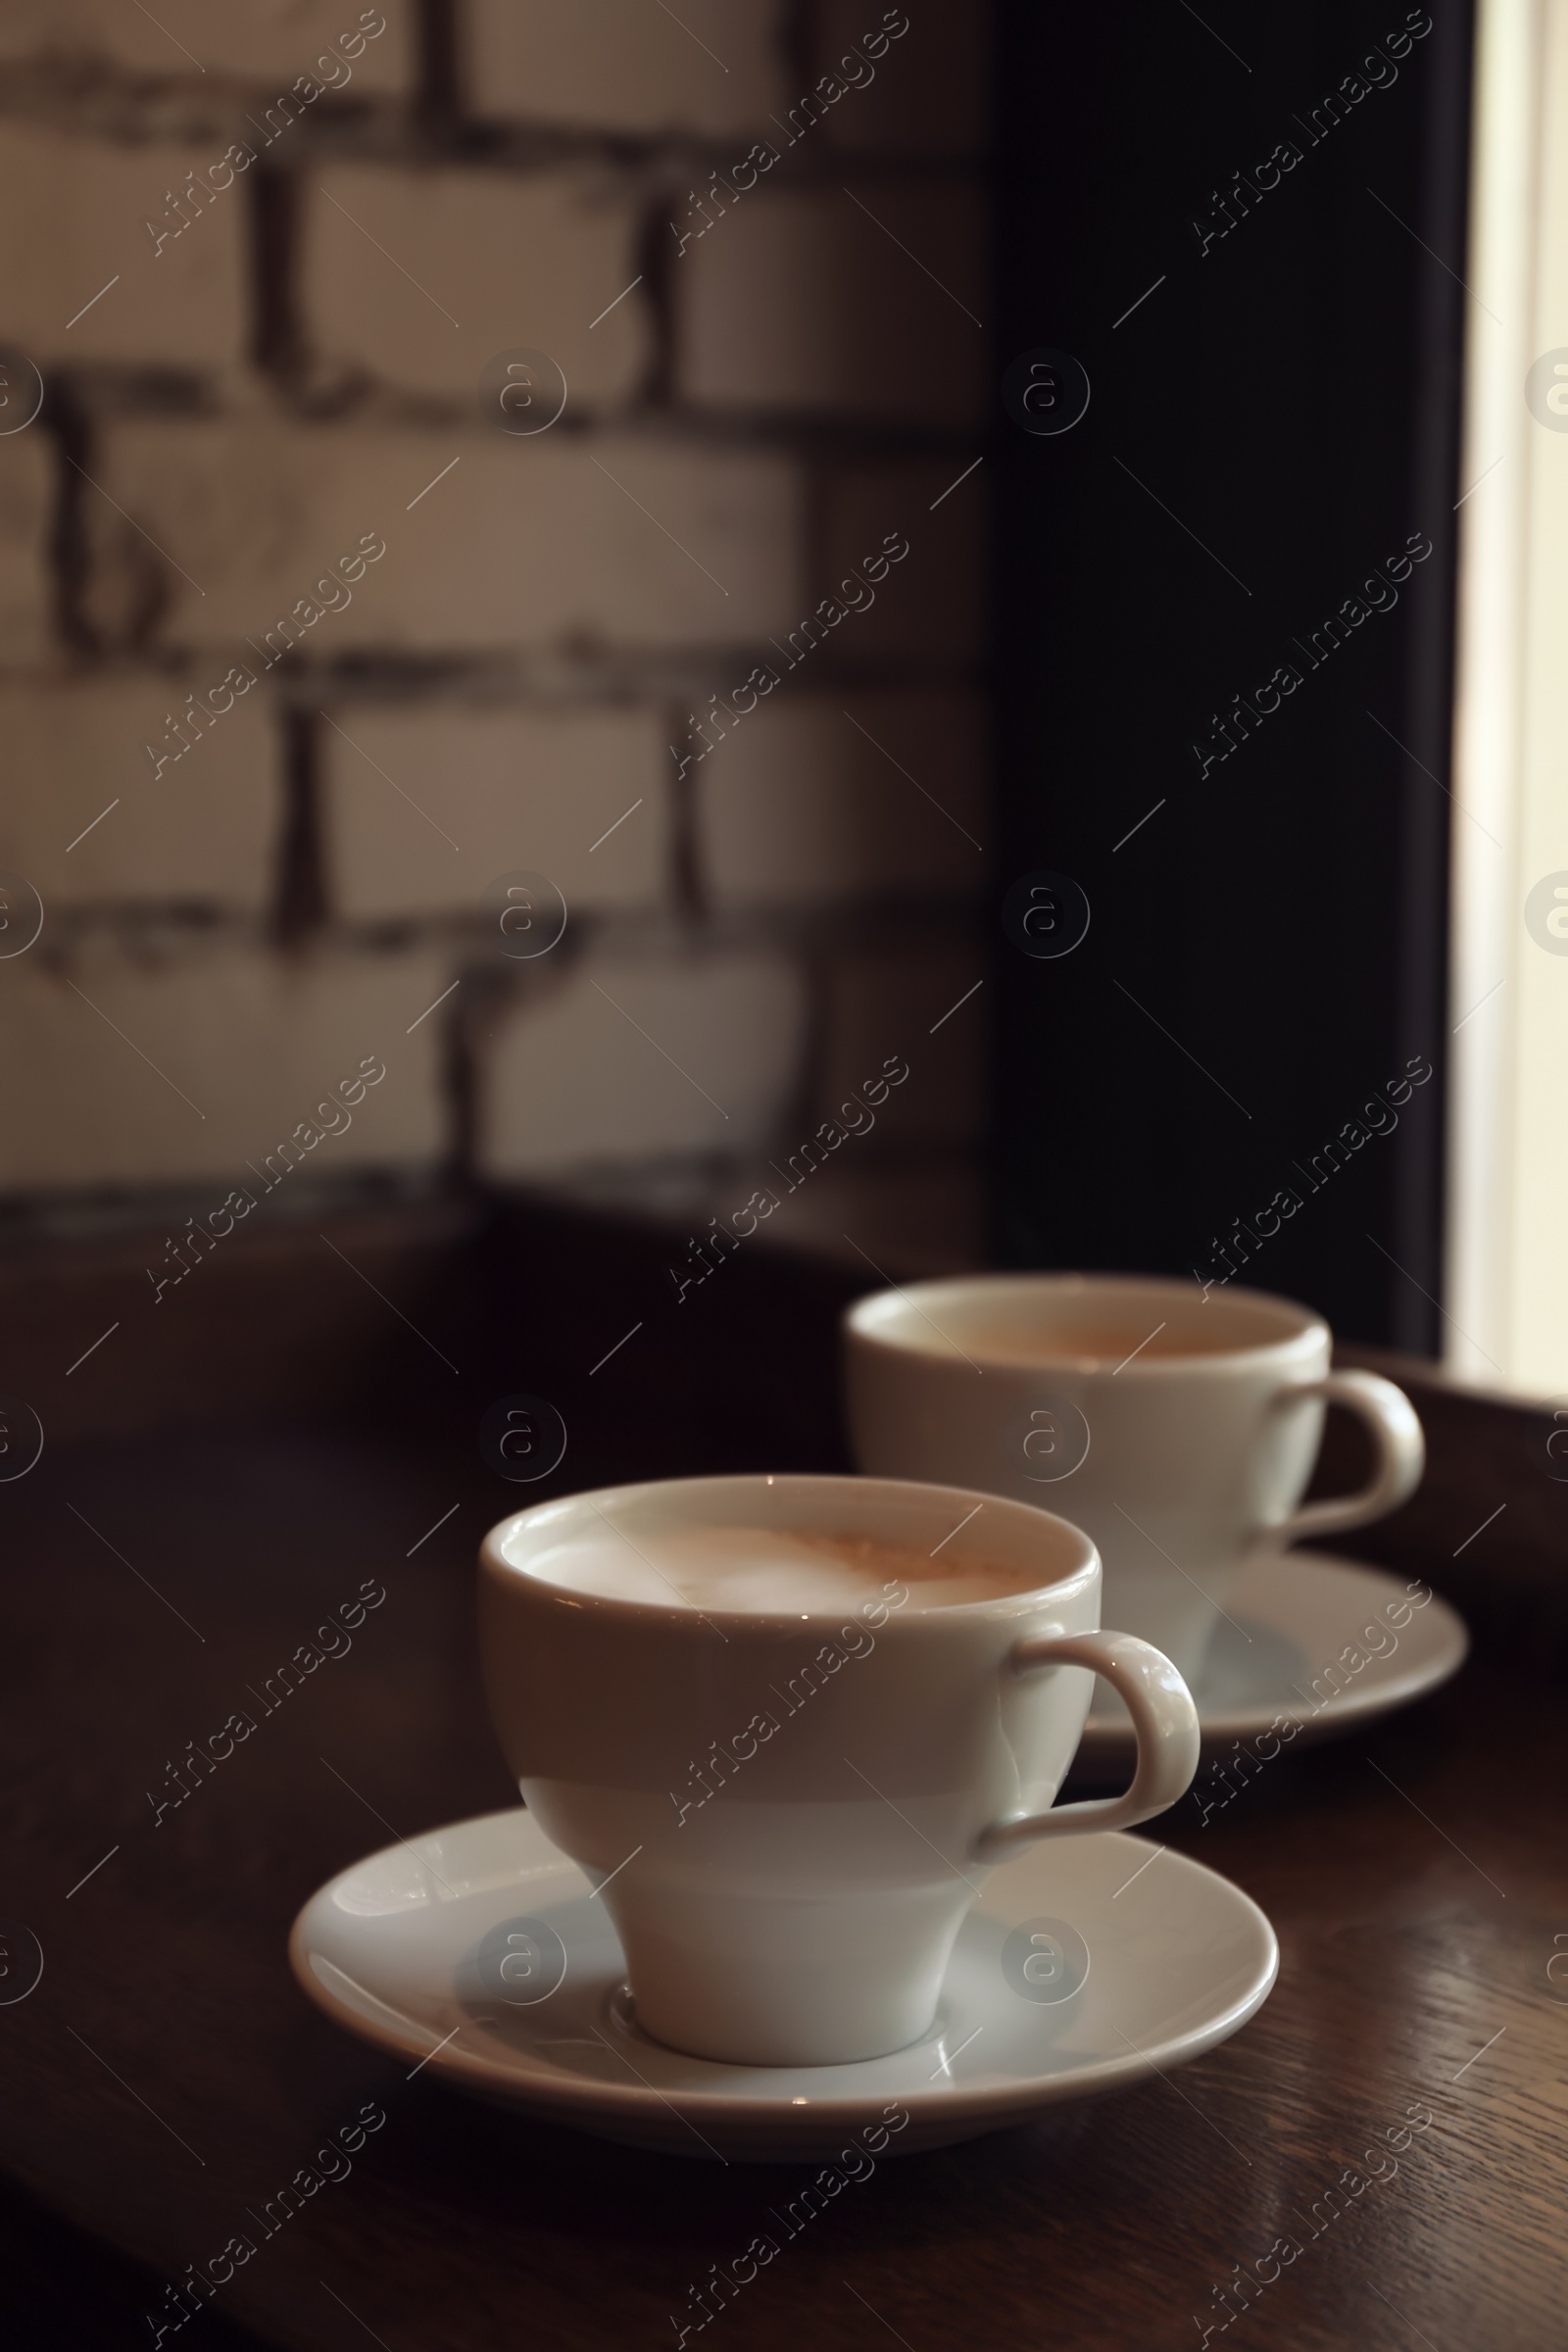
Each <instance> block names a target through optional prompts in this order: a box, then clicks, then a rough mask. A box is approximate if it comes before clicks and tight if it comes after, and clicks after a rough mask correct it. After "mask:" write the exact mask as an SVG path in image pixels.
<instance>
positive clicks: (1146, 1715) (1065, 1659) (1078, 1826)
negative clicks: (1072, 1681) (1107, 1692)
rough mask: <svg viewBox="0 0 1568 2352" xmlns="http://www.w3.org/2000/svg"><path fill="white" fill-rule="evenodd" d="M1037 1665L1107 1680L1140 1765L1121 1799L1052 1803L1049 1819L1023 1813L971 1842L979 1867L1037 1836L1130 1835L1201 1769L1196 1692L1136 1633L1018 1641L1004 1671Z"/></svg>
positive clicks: (1172, 1799) (1171, 1801)
mask: <svg viewBox="0 0 1568 2352" xmlns="http://www.w3.org/2000/svg"><path fill="white" fill-rule="evenodd" d="M1037 1666H1087V1667H1088V1669H1089V1671H1090V1673H1091V1674H1103V1676H1104V1678H1105V1680H1106V1682H1107V1683H1109V1685H1110V1686H1111V1689H1112V1690H1113V1691H1115V1692H1116V1694H1117V1696H1118V1697H1119V1698H1121V1699H1122V1700H1123V1701H1124V1703H1125V1705H1126V1708H1127V1712H1128V1714H1129V1715H1130V1716H1131V1717H1132V1719H1133V1729H1134V1731H1135V1732H1136V1733H1137V1735H1138V1763H1137V1767H1136V1769H1135V1771H1134V1773H1133V1778H1132V1786H1131V1787H1130V1788H1129V1789H1124V1790H1123V1792H1122V1794H1121V1795H1120V1796H1096V1797H1088V1798H1085V1799H1084V1801H1083V1802H1082V1803H1080V1804H1072V1805H1054V1806H1053V1808H1052V1809H1051V1811H1050V1812H1049V1813H1026V1814H1023V1815H1021V1816H1020V1817H1019V1819H1018V1820H1016V1821H997V1822H993V1823H992V1825H991V1827H990V1828H989V1829H986V1830H982V1831H981V1833H980V1835H979V1837H978V1838H976V1840H975V1844H974V1858H975V1860H976V1861H980V1862H996V1861H1000V1860H1001V1859H1002V1857H1003V1856H1004V1855H1005V1854H1009V1853H1011V1852H1012V1851H1013V1849H1014V1847H1016V1846H1020V1845H1027V1844H1029V1843H1030V1842H1031V1841H1032V1840H1033V1839H1034V1838H1072V1837H1076V1836H1078V1835H1080V1834H1081V1833H1082V1832H1084V1831H1087V1830H1130V1829H1131V1828H1132V1826H1133V1824H1134V1823H1135V1822H1139V1821H1148V1819H1149V1818H1150V1816H1151V1814H1153V1813H1163V1812H1164V1810H1165V1808H1166V1807H1167V1805H1173V1804H1175V1802H1176V1800H1177V1798H1178V1797H1180V1796H1183V1795H1185V1794H1186V1791H1187V1789H1188V1788H1189V1786H1190V1785H1191V1782H1192V1778H1193V1775H1194V1773H1195V1772H1196V1771H1197V1770H1198V1747H1199V1738H1198V1709H1197V1708H1196V1707H1195V1706H1194V1704H1193V1694H1192V1692H1191V1691H1189V1690H1188V1688H1187V1685H1186V1684H1185V1683H1184V1682H1183V1681H1182V1678H1181V1676H1180V1675H1179V1674H1178V1673H1177V1671H1176V1669H1175V1667H1174V1666H1173V1665H1172V1664H1171V1662H1170V1660H1169V1658H1167V1657H1166V1656H1165V1654H1164V1652H1163V1650H1158V1649H1156V1648H1155V1647H1154V1645H1153V1643H1152V1642H1140V1641H1139V1639H1138V1637H1137V1635H1136V1634H1104V1633H1101V1634H1047V1635H1043V1636H1041V1637H1040V1639H1038V1640H1036V1641H1024V1642H1015V1643H1014V1645H1013V1647H1012V1649H1011V1650H1010V1651H1009V1652H1008V1655H1007V1660H1006V1664H1005V1668H1004V1670H1003V1671H1004V1672H1005V1673H1012V1674H1030V1673H1032V1672H1033V1671H1034V1669H1035V1668H1036V1667H1037Z"/></svg>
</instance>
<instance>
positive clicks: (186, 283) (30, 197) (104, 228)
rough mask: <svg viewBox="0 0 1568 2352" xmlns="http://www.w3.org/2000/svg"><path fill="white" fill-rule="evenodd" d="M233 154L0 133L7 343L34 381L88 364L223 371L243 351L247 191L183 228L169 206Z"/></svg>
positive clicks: (10, 129)
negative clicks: (54, 369) (191, 175)
mask: <svg viewBox="0 0 1568 2352" xmlns="http://www.w3.org/2000/svg"><path fill="white" fill-rule="evenodd" d="M230 143H231V142H230V140H229V139H228V138H223V139H216V138H215V139H212V140H208V141H206V142H204V143H203V144H201V145H197V144H195V143H182V144H180V145H178V146H172V145H168V144H163V143H160V144H157V145H151V146H137V147H126V148H121V147H110V146H105V145H103V144H101V143H100V142H98V141H96V140H89V139H85V138H66V137H62V136H60V135H59V134H58V133H56V132H54V131H42V130H25V129H21V128H19V127H18V126H17V125H16V124H14V123H7V124H6V125H5V126H4V127H3V128H0V309H3V317H4V330H3V331H4V334H5V336H6V339H7V340H8V341H9V342H12V343H16V344H20V345H21V346H22V348H23V349H24V350H25V352H26V353H27V355H28V357H29V358H31V359H32V360H33V361H35V362H36V364H37V365H38V366H39V367H40V368H42V367H44V366H46V364H47V363H48V362H50V361H58V362H61V363H64V362H67V361H70V362H71V363H73V364H79V363H81V362H83V361H88V360H120V361H125V360H139V361H142V362H144V363H148V362H150V363H151V364H152V365H154V366H157V367H161V368H170V367H178V366H181V365H191V366H203V365H211V366H213V367H218V368H223V367H229V366H232V365H233V364H234V363H235V362H236V361H237V360H238V358H239V356H240V351H241V347H242V342H243V337H244V321H245V290H244V280H243V274H242V263H243V250H244V230H245V221H244V210H243V208H244V205H245V201H246V195H247V193H248V191H246V190H245V188H244V186H243V182H242V181H241V180H236V181H235V184H234V185H233V186H231V187H229V188H227V189H225V190H223V191H221V192H220V193H216V194H213V195H212V196H211V199H210V201H205V200H203V199H201V198H198V199H197V200H196V202H195V203H194V204H189V205H187V207H186V209H185V212H184V213H183V214H182V213H181V212H179V211H177V210H174V209H172V208H171V206H170V204H169V203H168V201H167V200H168V198H169V197H170V195H171V194H178V193H179V192H180V191H181V190H182V189H183V188H184V187H185V184H186V181H185V175H186V173H187V172H197V173H199V174H205V173H206V172H207V168H208V167H209V166H211V165H214V164H216V163H217V162H218V161H219V160H220V159H221V157H222V156H223V155H224V154H225V153H226V151H227V148H228V146H229V145H230ZM45 206H46V207H47V214H46V218H47V234H44V233H40V232H41V226H42V222H41V219H40V208H42V207H45ZM148 220H151V221H153V222H154V224H155V233H154V234H150V233H149V231H148V230H147V228H146V226H145V225H144V223H145V222H146V221H148ZM166 224H167V225H166ZM158 235H163V236H165V237H166V238H167V242H164V243H162V244H159V243H158V242H157V236H158ZM117 278H118V279H119V283H118V284H116V283H115V282H114V281H115V280H116V279H117ZM89 304H90V305H91V307H90V308H86V307H85V306H87V305H89ZM73 320H74V323H73Z"/></svg>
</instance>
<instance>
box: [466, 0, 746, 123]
mask: <svg viewBox="0 0 1568 2352" xmlns="http://www.w3.org/2000/svg"><path fill="white" fill-rule="evenodd" d="M780 16H781V11H780V9H779V7H778V6H777V4H776V0H681V6H680V8H679V9H678V10H673V11H672V10H667V9H660V8H658V7H653V8H650V7H647V6H645V5H644V0H575V5H574V7H573V8H572V10H571V12H570V14H569V15H568V14H566V13H565V12H564V11H563V9H562V8H561V7H560V5H559V0H473V5H472V6H471V7H470V9H469V11H468V38H467V44H466V47H467V58H468V73H467V77H466V81H467V92H468V98H469V103H470V104H471V106H472V107H473V110H474V112H475V113H476V114H480V115H486V116H512V117H515V118H516V119H517V120H518V121H519V122H530V123H572V124H576V125H580V126H584V127H594V128H600V129H606V130H622V131H650V132H652V131H675V132H681V131H684V132H688V133H689V132H693V131H695V132H697V133H699V134H701V135H703V136H706V137H716V136H717V135H718V134H719V133H721V132H725V131H734V132H737V133H739V132H741V131H743V130H744V131H748V132H752V133H757V132H762V131H765V130H766V128H767V123H768V116H769V113H770V111H771V109H772V108H774V107H775V106H778V105H780V104H781V103H782V102H783V98H784V89H785V83H784V75H783V67H782V58H781V55H780V45H779V25H780Z"/></svg>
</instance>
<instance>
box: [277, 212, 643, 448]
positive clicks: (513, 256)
mask: <svg viewBox="0 0 1568 2352" xmlns="http://www.w3.org/2000/svg"><path fill="white" fill-rule="evenodd" d="M636 227H637V220H636V214H635V212H634V210H633V207H632V204H631V202H630V197H629V192H628V191H626V190H623V189H617V188H615V187H614V186H613V185H612V184H611V183H610V182H609V181H608V180H607V178H606V175H605V173H604V172H603V171H602V170H596V171H589V170H583V171H581V172H577V173H576V174H574V175H573V176H572V177H570V178H565V177H563V176H561V175H559V174H553V175H551V176H549V177H529V178H522V179H519V178H517V177H515V176H514V175H509V174H506V173H502V172H409V171H406V170H391V169H385V170H353V171H335V172H326V173H324V174H323V176H322V178H321V180H320V183H319V187H315V188H313V189H311V190H310V192H309V195H308V200H307V210H306V228H305V241H304V253H303V261H302V280H301V282H302V293H303V302H304V306H305V316H306V324H307V332H308V334H309V336H310V339H311V342H312V345H313V346H314V349H315V351H316V352H317V354H318V355H319V358H320V360H321V362H322V363H323V365H324V366H325V367H326V368H329V369H330V368H344V367H357V368H363V369H366V370H368V372H369V373H370V374H371V375H374V376H378V377H381V378H383V379H384V380H385V381H387V382H389V383H394V384H399V385H407V386H409V387H411V388H412V389H414V390H417V391H420V392H445V393H451V394H454V395H459V396H463V397H465V398H470V399H471V397H472V395H473V392H474V386H475V384H476V382H477V380H478V376H479V371H480V369H481V368H483V366H484V364H485V362H486V361H487V360H488V359H490V358H492V357H493V356H494V354H496V353H497V352H501V351H510V350H514V349H517V348H522V347H526V348H529V349H533V350H541V351H544V352H547V353H548V354H549V356H550V358H551V359H553V360H554V361H555V363H556V365H557V367H558V368H561V370H562V371H563V373H564V376H565V379H566V386H567V409H568V411H572V412H573V413H574V404H575V403H578V402H581V401H590V402H591V401H604V400H608V399H615V398H618V397H620V396H623V395H624V394H625V393H627V392H628V391H630V389H631V387H632V385H633V383H634V382H635V380H636V378H637V376H638V374H639V373H640V371H641V369H642V368H643V367H644V366H645V365H646V362H647V357H648V346H649V334H648V323H649V322H648V317H647V309H646V305H645V303H644V301H643V299H642V296H641V294H640V293H638V292H634V293H632V294H630V295H628V296H627V297H626V299H625V300H624V301H621V302H615V297H616V296H617V295H618V294H622V293H624V291H625V288H626V287H627V286H628V285H630V284H631V283H632V281H633V279H634V278H635V277H636V276H637V274H638V264H637V262H636V261H635V260H634V258H633V254H634V248H635V242H636ZM372 240H373V241H372ZM377 248H380V249H381V250H379V251H378V250H377ZM612 303H614V306H615V307H614V308H613V310H611V311H610V312H609V315H608V317H604V318H600V317H599V314H600V313H601V312H604V311H605V310H606V308H607V306H608V305H610V304H612ZM596 318H597V319H599V323H598V324H597V325H595V324H594V320H595V319H596Z"/></svg>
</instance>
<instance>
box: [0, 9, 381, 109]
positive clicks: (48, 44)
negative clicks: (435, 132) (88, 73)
mask: <svg viewBox="0 0 1568 2352" xmlns="http://www.w3.org/2000/svg"><path fill="white" fill-rule="evenodd" d="M413 16H414V10H413V7H412V5H411V0H381V4H380V5H377V6H376V7H374V8H368V9H365V8H362V7H361V6H360V5H359V0H224V4H223V6H222V8H221V10H219V9H215V8H213V7H212V6H211V5H210V0H159V6H158V9H157V11H156V14H152V13H149V12H148V11H147V10H146V9H140V8H134V7H132V8H126V7H123V6H122V5H121V0H6V7H5V10H4V12H3V13H0V59H5V60H7V61H11V60H20V59H23V58H57V59H59V60H61V61H62V62H63V63H66V64H69V65H73V66H79V65H81V64H83V63H86V64H91V65H97V66H102V65H110V66H121V67H123V68H124V69H125V70H126V71H127V72H128V73H134V74H137V75H148V76H152V77H156V78H158V79H161V80H170V79H173V80H181V79H186V78H189V77H192V76H194V75H195V74H197V73H210V74H212V73H224V74H232V75H233V76H235V77H236V78H240V77H243V78H245V79H247V80H252V79H254V80H258V81H262V82H266V83H269V84H275V85H276V88H277V89H278V90H284V89H292V87H293V86H294V83H295V82H296V80H298V78H299V77H300V75H301V74H304V73H311V72H312V71H313V69H314V68H315V66H316V64H317V61H318V59H319V58H320V57H321V56H322V55H323V53H325V54H327V55H328V56H333V55H335V57H336V59H337V63H336V64H330V63H328V64H326V65H324V66H323V67H322V69H321V73H320V74H319V76H318V79H319V80H322V81H326V80H329V81H331V83H332V84H333V86H334V87H341V88H344V89H348V88H353V89H354V90H356V91H358V92H361V93H363V92H365V91H367V90H375V91H378V92H385V91H390V90H399V89H403V88H406V87H407V85H408V81H409V77H410V74H411V72H412V68H413V38H412V26H413ZM378 19H379V21H380V22H381V24H382V25H383V26H384V28H385V29H384V30H382V31H380V32H374V31H373V30H372V29H371V28H372V26H373V25H375V23H376V21H377V20H378ZM345 35H346V36H348V45H347V46H346V47H345V46H344V36H345ZM362 39H363V42H364V46H363V47H362V48H360V49H359V52H358V54H357V55H356V54H354V51H355V47H356V45H357V44H358V42H359V41H361V40H362Z"/></svg>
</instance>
